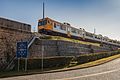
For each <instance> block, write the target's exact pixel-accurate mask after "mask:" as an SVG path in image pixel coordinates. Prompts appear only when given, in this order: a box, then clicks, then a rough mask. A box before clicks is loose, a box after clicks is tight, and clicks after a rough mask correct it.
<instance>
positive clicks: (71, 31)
mask: <svg viewBox="0 0 120 80" xmlns="http://www.w3.org/2000/svg"><path fill="white" fill-rule="evenodd" d="M38 32H39V33H41V34H47V35H53V36H62V37H67V38H72V39H78V40H82V41H88V42H94V43H100V44H107V45H113V46H117V47H120V41H118V40H113V39H110V38H109V37H107V36H103V35H101V34H99V35H97V34H95V33H91V32H88V31H86V30H85V29H84V28H79V29H77V28H75V27H72V26H71V25H70V24H69V23H65V22H64V23H61V22H58V21H55V20H53V19H51V18H48V17H46V18H43V19H39V20H38Z"/></svg>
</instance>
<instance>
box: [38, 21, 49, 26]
mask: <svg viewBox="0 0 120 80" xmlns="http://www.w3.org/2000/svg"><path fill="white" fill-rule="evenodd" d="M46 24H47V20H42V21H39V22H38V26H43V25H46Z"/></svg>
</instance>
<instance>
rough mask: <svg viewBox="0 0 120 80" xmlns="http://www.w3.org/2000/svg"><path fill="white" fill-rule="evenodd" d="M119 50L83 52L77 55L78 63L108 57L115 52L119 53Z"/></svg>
mask: <svg viewBox="0 0 120 80" xmlns="http://www.w3.org/2000/svg"><path fill="white" fill-rule="evenodd" d="M119 53H120V51H112V52H101V53H93V54H83V55H80V56H78V57H77V62H78V64H83V63H87V62H90V61H95V60H98V59H101V58H106V57H110V56H113V55H116V54H119Z"/></svg>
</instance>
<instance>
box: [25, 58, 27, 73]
mask: <svg viewBox="0 0 120 80" xmlns="http://www.w3.org/2000/svg"><path fill="white" fill-rule="evenodd" d="M25 71H27V58H25Z"/></svg>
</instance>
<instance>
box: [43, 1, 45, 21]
mask: <svg viewBox="0 0 120 80" xmlns="http://www.w3.org/2000/svg"><path fill="white" fill-rule="evenodd" d="M44 18H45V4H44V2H43V19H44Z"/></svg>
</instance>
